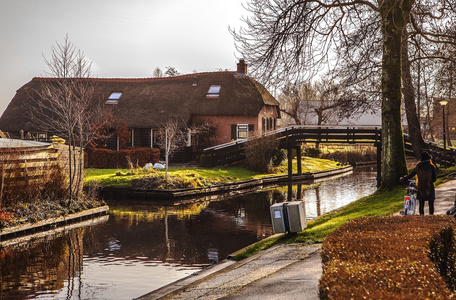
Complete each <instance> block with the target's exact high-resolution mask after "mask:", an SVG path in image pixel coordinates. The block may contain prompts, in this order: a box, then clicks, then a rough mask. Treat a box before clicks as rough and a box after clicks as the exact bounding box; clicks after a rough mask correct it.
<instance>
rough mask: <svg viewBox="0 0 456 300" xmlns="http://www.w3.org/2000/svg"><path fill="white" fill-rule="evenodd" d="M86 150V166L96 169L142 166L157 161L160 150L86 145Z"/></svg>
mask: <svg viewBox="0 0 456 300" xmlns="http://www.w3.org/2000/svg"><path fill="white" fill-rule="evenodd" d="M85 152H86V155H85V156H86V166H87V167H90V168H97V169H115V168H131V164H130V163H133V164H135V165H139V166H144V165H145V164H147V163H153V164H154V163H157V162H158V161H159V159H160V150H158V149H156V148H130V149H125V150H119V151H113V150H108V149H102V148H95V147H93V146H88V147H86V149H85Z"/></svg>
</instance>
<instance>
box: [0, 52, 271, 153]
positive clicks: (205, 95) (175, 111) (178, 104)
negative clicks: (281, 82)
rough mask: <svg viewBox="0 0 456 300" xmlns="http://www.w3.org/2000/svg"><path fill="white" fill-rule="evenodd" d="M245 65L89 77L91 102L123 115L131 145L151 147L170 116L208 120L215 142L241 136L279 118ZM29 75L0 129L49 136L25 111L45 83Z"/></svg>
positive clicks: (184, 121)
mask: <svg viewBox="0 0 456 300" xmlns="http://www.w3.org/2000/svg"><path fill="white" fill-rule="evenodd" d="M246 73H247V65H246V64H245V62H244V61H243V60H241V61H240V62H239V63H238V68H237V71H223V72H211V73H195V74H189V75H182V76H177V77H161V78H131V79H124V78H111V79H107V78H93V79H89V80H91V81H93V82H94V84H95V93H94V97H93V101H101V102H102V103H104V104H105V105H106V107H110V109H112V111H113V113H114V114H115V115H116V116H117V117H119V118H120V119H122V120H123V121H124V122H125V123H126V124H127V126H128V128H129V129H130V132H131V135H132V136H131V145H130V146H133V147H135V146H142V147H144V146H145V147H152V146H154V139H155V137H154V131H155V132H156V131H157V130H159V129H160V128H161V127H163V125H164V124H165V123H166V122H167V121H168V120H169V119H170V118H172V119H175V120H178V121H179V122H181V125H182V126H183V127H184V126H188V127H190V126H192V125H194V124H199V123H203V122H208V123H210V124H213V125H214V127H215V129H216V133H215V139H212V141H213V143H214V144H217V143H225V142H228V141H230V140H232V139H237V138H242V137H245V135H246V134H247V131H246V129H245V128H247V130H248V131H252V130H253V131H260V132H262V131H268V130H271V129H275V126H276V119H277V118H280V113H279V103H278V102H277V100H276V99H274V97H273V96H272V95H271V94H270V93H269V92H268V91H267V90H266V89H265V88H264V86H263V85H261V84H260V83H258V82H257V81H256V80H254V79H253V78H251V77H248V76H247V75H246ZM52 80H54V81H55V80H58V79H54V78H33V79H32V81H30V82H28V83H27V84H25V85H24V86H23V87H21V88H20V89H19V90H18V91H17V92H16V95H15V97H14V98H13V99H12V101H11V103H10V104H9V105H8V107H7V109H6V110H5V112H4V113H3V115H2V117H1V118H0V130H2V131H4V132H8V133H9V134H10V136H11V137H21V135H22V136H26V135H27V133H29V134H31V135H32V136H33V137H35V138H47V139H49V133H46V132H43V131H42V129H40V128H37V125H36V124H35V123H34V122H32V121H31V120H30V119H29V118H28V117H27V116H28V114H27V110H28V109H30V104H31V103H33V98H34V97H37V92H36V91H37V90H39V89H40V87H41V85H42V84H43V82H45V81H48V82H49V81H52Z"/></svg>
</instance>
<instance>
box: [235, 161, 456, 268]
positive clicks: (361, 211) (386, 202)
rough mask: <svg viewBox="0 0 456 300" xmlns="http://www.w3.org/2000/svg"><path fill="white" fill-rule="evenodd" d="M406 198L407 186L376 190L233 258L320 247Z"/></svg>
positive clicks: (441, 173) (442, 177) (443, 173)
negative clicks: (345, 227) (281, 247)
mask: <svg viewBox="0 0 456 300" xmlns="http://www.w3.org/2000/svg"><path fill="white" fill-rule="evenodd" d="M452 171H454V168H451V169H447V170H440V171H439V178H438V179H437V181H436V183H435V184H436V185H439V184H441V183H442V182H443V181H444V180H445V176H446V175H448V174H449V173H451V172H452ZM405 194H406V191H405V186H398V187H395V188H392V189H389V190H386V189H384V190H377V191H376V192H375V193H374V194H372V195H370V196H367V197H364V198H361V199H359V200H357V201H355V202H352V203H350V204H348V205H347V206H344V207H342V208H340V209H338V210H335V211H333V212H330V213H327V214H324V215H321V216H319V217H318V218H315V219H313V220H310V221H309V222H308V223H307V228H306V229H305V230H304V231H302V232H299V233H298V234H291V235H290V234H283V235H280V236H277V237H273V238H270V239H266V240H263V241H260V242H258V243H256V244H254V245H252V247H249V248H247V249H246V250H244V251H242V252H240V253H238V254H236V255H235V256H234V257H233V258H234V259H236V260H241V259H243V258H246V257H248V256H250V255H253V254H255V253H258V252H259V251H261V250H265V249H267V248H269V247H271V246H273V245H276V244H278V243H288V242H299V243H306V244H313V243H321V242H322V241H323V240H324V238H325V237H326V236H327V235H328V234H330V233H331V232H333V231H334V230H336V229H337V228H339V227H340V226H341V225H342V224H344V223H346V222H348V221H350V220H353V219H355V218H359V217H381V216H388V215H392V214H394V213H397V212H398V211H400V210H401V209H402V207H403V204H404V202H403V200H404V195H405Z"/></svg>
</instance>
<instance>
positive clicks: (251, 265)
mask: <svg viewBox="0 0 456 300" xmlns="http://www.w3.org/2000/svg"><path fill="white" fill-rule="evenodd" d="M455 196H456V177H454V176H453V178H452V179H451V180H449V181H448V182H446V183H444V184H441V185H440V186H438V187H437V188H436V201H435V214H446V212H447V210H449V209H450V208H451V207H452V206H453V205H454V203H455ZM427 213H428V208H427V207H425V214H427ZM320 251H321V245H320V244H317V245H302V244H287V245H276V246H274V247H272V248H270V249H268V250H265V251H261V252H260V253H258V254H256V255H253V256H251V257H249V258H247V259H244V260H242V261H240V262H233V261H230V260H224V261H222V262H220V263H219V264H216V265H214V266H212V267H210V268H207V269H204V270H202V271H201V272H200V273H199V274H197V275H194V276H191V277H187V278H184V279H182V280H180V281H177V282H174V283H172V284H170V285H167V286H165V287H163V288H161V289H158V290H156V291H153V292H151V293H149V294H147V295H144V296H142V297H140V298H138V299H141V300H148V299H201V300H205V299H252V300H256V299H258V300H265V299H287V300H288V299H303V300H313V299H318V298H319V297H318V283H319V280H320V277H321V274H322V268H321V258H320Z"/></svg>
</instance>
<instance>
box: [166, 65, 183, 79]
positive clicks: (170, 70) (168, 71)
mask: <svg viewBox="0 0 456 300" xmlns="http://www.w3.org/2000/svg"><path fill="white" fill-rule="evenodd" d="M165 75H166V76H168V77H174V76H179V75H180V73H179V72H177V70H176V68H174V67H166V72H165Z"/></svg>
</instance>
